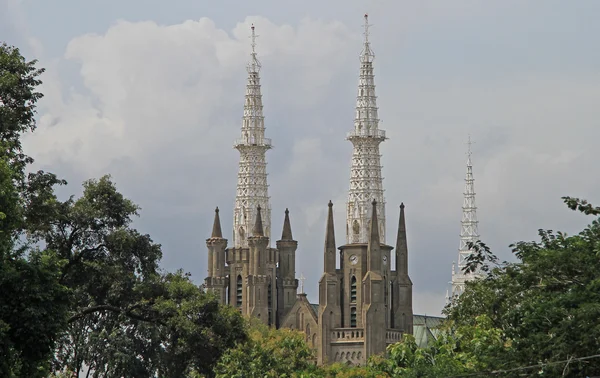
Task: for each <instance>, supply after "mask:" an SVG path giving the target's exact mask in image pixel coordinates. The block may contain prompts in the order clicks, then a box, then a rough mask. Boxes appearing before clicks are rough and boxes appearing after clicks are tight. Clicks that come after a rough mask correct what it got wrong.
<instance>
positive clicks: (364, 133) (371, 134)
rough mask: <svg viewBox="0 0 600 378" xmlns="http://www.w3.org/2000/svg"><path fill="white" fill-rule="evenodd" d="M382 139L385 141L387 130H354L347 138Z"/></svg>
mask: <svg viewBox="0 0 600 378" xmlns="http://www.w3.org/2000/svg"><path fill="white" fill-rule="evenodd" d="M357 137H364V138H380V139H385V130H379V129H362V130H354V131H351V132H349V133H348V134H346V138H348V139H350V138H357Z"/></svg>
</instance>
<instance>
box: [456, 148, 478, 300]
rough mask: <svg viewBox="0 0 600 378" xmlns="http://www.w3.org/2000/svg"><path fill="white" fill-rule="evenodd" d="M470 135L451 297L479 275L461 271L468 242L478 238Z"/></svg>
mask: <svg viewBox="0 0 600 378" xmlns="http://www.w3.org/2000/svg"><path fill="white" fill-rule="evenodd" d="M473 143H474V142H473V141H471V136H469V139H468V141H467V146H468V147H467V174H466V177H465V192H464V201H463V207H462V220H461V227H460V245H459V249H458V264H457V265H458V266H457V268H455V265H454V263H452V297H456V296H459V295H460V294H462V292H463V291H464V287H465V282H466V281H469V280H472V279H475V278H477V277H479V273H478V272H473V273H469V274H464V273H463V268H464V267H465V265H466V260H467V258H468V257H469V256H470V255H471V253H472V250H471V249H469V247H468V243H469V242H473V243H474V242H476V241H477V240H479V230H478V225H479V221H478V220H477V206H476V205H475V179H474V178H473V165H472V162H471V155H472V151H471V146H472V144H473Z"/></svg>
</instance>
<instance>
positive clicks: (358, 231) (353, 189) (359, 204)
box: [346, 14, 386, 243]
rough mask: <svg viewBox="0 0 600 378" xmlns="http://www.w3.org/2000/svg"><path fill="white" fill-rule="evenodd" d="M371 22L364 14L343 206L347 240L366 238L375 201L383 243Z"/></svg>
mask: <svg viewBox="0 0 600 378" xmlns="http://www.w3.org/2000/svg"><path fill="white" fill-rule="evenodd" d="M370 26H371V25H369V16H368V15H367V14H365V23H364V29H365V31H364V36H365V39H364V44H363V50H362V52H361V54H360V74H359V80H358V95H357V97H356V116H355V119H354V130H353V131H351V132H350V133H348V135H347V139H348V140H349V141H351V142H352V144H353V145H354V151H353V153H352V167H351V169H350V190H349V192H348V203H347V206H346V209H347V214H346V242H347V243H367V242H368V239H369V225H370V219H369V218H370V215H371V210H372V204H371V201H373V200H375V201H376V203H377V205H376V206H377V218H378V224H379V236H380V239H381V242H382V243H385V198H384V196H383V178H382V176H381V156H380V154H379V144H380V143H381V142H383V141H384V140H385V139H386V137H385V131H384V130H380V129H379V118H378V116H377V111H378V108H377V96H376V95H375V75H374V74H373V60H374V58H375V55H374V54H373V51H372V50H371V43H370V42H369V35H370V32H369V27H370Z"/></svg>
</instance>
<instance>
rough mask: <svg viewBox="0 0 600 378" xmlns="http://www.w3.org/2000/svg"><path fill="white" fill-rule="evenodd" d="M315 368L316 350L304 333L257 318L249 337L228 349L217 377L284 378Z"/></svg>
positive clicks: (218, 367)
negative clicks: (309, 343) (277, 327)
mask: <svg viewBox="0 0 600 378" xmlns="http://www.w3.org/2000/svg"><path fill="white" fill-rule="evenodd" d="M316 370H317V368H316V367H315V365H314V352H313V350H312V349H311V348H309V347H308V345H307V344H306V342H305V340H304V334H303V333H301V332H299V331H295V330H291V329H279V330H276V329H274V328H270V327H267V326H266V325H264V324H262V323H260V322H259V321H257V320H254V319H253V320H251V326H250V331H249V339H248V340H247V341H246V342H242V343H238V345H237V346H236V347H235V348H233V349H230V350H229V351H227V352H226V353H225V354H224V355H223V356H222V357H221V359H220V360H219V362H218V364H217V366H216V369H215V371H216V377H222V378H235V377H238V378H265V377H280V378H285V377H296V376H298V375H297V374H299V373H300V372H304V374H309V372H314V371H316ZM305 376H307V377H308V376H309V375H305ZM310 376H314V375H310Z"/></svg>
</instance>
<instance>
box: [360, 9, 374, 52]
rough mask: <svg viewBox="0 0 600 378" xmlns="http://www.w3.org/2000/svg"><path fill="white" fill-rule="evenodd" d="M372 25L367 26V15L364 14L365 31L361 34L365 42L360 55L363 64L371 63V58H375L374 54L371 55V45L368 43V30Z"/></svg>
mask: <svg viewBox="0 0 600 378" xmlns="http://www.w3.org/2000/svg"><path fill="white" fill-rule="evenodd" d="M371 26H372V25H371V24H369V14H368V13H365V23H364V28H365V31H364V33H363V35H364V36H365V42H364V47H363V51H362V54H361V61H363V62H372V61H373V58H374V56H375V54H373V51H372V50H371V43H370V42H369V35H370V32H369V28H370V27H371Z"/></svg>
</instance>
